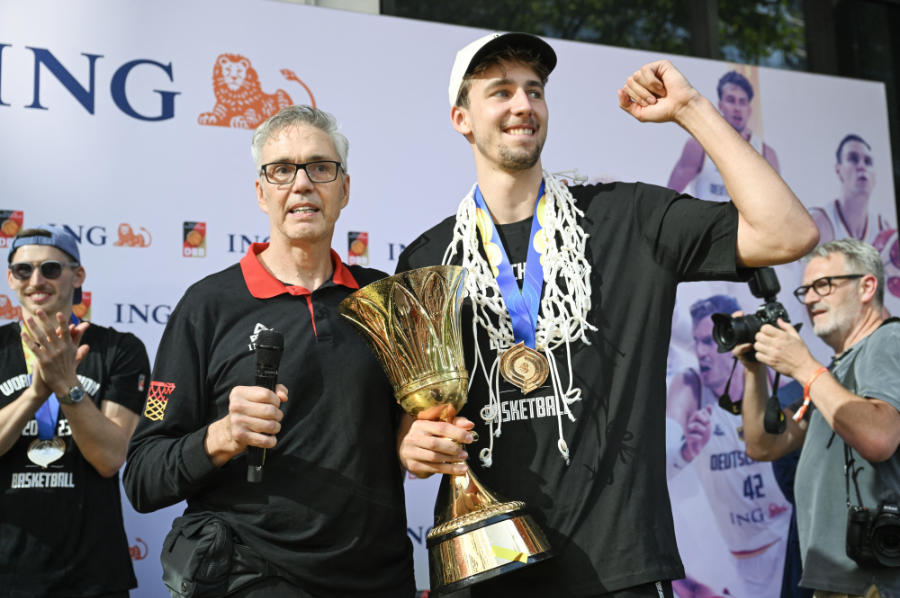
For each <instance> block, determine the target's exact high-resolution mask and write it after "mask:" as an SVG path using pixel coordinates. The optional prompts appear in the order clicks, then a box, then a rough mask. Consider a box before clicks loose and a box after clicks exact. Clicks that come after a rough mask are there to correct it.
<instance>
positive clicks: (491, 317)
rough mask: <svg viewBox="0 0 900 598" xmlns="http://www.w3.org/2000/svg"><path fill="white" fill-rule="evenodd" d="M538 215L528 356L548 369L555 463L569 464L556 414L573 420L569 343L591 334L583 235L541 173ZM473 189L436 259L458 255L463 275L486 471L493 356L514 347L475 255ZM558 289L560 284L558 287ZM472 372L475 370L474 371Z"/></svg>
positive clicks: (562, 192)
mask: <svg viewBox="0 0 900 598" xmlns="http://www.w3.org/2000/svg"><path fill="white" fill-rule="evenodd" d="M544 183H545V185H544V192H545V199H544V202H545V210H544V222H543V228H542V230H541V232H540V233H539V234H544V235H546V239H547V242H546V243H545V244H544V247H545V249H544V252H543V267H544V292H543V294H542V297H541V307H540V313H539V315H538V323H537V330H536V331H535V349H536V350H537V351H539V352H541V353H543V354H544V355H545V356H546V357H547V360H548V362H549V364H550V380H551V385H552V387H553V394H554V398H555V402H556V416H557V423H558V428H559V441H558V443H557V445H558V448H559V451H560V453H561V454H562V457H563V458H564V459H565V461H566V463H567V464H568V463H569V449H568V445H567V444H566V441H565V439H564V438H563V431H562V414H563V413H565V414H566V415H567V416H568V417H569V419H570V420H572V421H575V417H574V415H572V412H571V410H570V409H569V405H570V404H572V403H574V402H575V401H578V400H580V399H581V389H580V388H575V387H573V383H572V357H571V351H570V348H569V345H570V343H572V342H574V341H581V342H584V343H585V344H590V341H589V340H588V338H587V331H588V330H596V327H595V326H593V325H592V324H590V323H589V322H588V321H587V315H588V312H589V311H590V309H591V285H590V276H591V265H590V263H589V262H588V260H587V258H586V257H585V247H586V244H587V239H588V235H587V234H586V233H585V232H584V230H582V228H581V226H580V225H579V224H578V217H579V216H584V213H583V212H582V211H581V210H579V209H578V208H577V207H576V206H575V200H574V198H573V197H572V194H571V193H569V190H568V189H567V188H566V187H565V185H563V184H562V183H560V182H559V181H558V180H557V179H556V178H554V177H553V176H552V175H551V174H550V173H548V172H546V171H544ZM474 193H475V186H474V185H473V186H472V189H471V190H470V191H469V193H468V194H467V195H466V196H465V197H464V198H463V199H462V201H461V202H460V204H459V209H458V210H457V212H456V224H455V225H454V227H453V239H452V241H451V242H450V245H449V246H448V247H447V250H446V251H445V252H444V259H443V263H444V264H449V263H451V262H452V260H453V259H454V258H455V257H456V255H457V254H459V253H461V257H462V266H463V267H465V268H466V269H467V270H468V276H467V277H466V293H467V295H468V297H469V298H470V299H471V301H472V307H473V312H474V315H475V317H474V319H473V322H472V333H473V336H474V340H475V349H476V350H475V364H474V365H473V370H476V371H477V370H479V369H480V371H481V373H482V375H483V376H484V377H485V379H486V380H487V383H488V394H489V397H488V404H487V405H486V406H485V407H484V408H483V409H482V410H481V414H480V415H481V418H482V419H483V420H484V422H485V423H486V424H487V425H488V427H489V430H490V440H489V446H488V447H486V448H484V449H482V450H481V453H480V454H479V459H480V460H481V463H482V465H483V466H484V467H490V466H491V464H492V454H493V448H494V438H495V437H497V436H500V433H501V419H500V372H499V368H498V362H499V359H500V355H501V354H502V353H503V351H505V350H506V349H508V348H509V347H511V346H513V345H514V344H515V339H514V337H513V329H512V320H511V319H510V317H509V313H508V312H507V310H506V304H505V303H504V302H503V296H502V295H501V293H500V287H499V286H497V280H496V279H495V278H494V275H493V274H492V272H491V267H490V265H489V264H488V262H487V260H486V259H485V258H484V256H483V255H482V254H481V251H480V247H481V243H480V240H479V235H478V227H477V224H476V215H475V214H476V212H475V209H476V208H475V199H474ZM560 282H562V285H560ZM479 327H481V328H482V329H483V330H484V331H485V332H486V333H487V336H488V339H489V341H490V348H491V350H492V351H495V352H496V355H495V357H494V360H493V363H492V364H491V366H490V370H488V369H487V364H485V363H483V361H482V358H481V351H480V347H478V328H479ZM561 345H565V346H566V361H567V365H568V373H569V377H568V380H569V385H568V388H567V389H563V388H562V380H561V379H560V376H559V371H558V368H557V365H556V358H555V356H554V354H553V350H554V349H556V348H557V347H559V346H561ZM479 366H480V368H479ZM475 375H476V374H475V371H473V372H472V375H471V376H470V379H469V386H470V387H471V384H472V381H473V380H474V379H475Z"/></svg>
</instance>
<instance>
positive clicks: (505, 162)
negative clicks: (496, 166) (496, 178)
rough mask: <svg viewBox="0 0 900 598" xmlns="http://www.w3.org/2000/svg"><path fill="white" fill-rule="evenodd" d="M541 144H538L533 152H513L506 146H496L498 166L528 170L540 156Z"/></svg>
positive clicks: (507, 168)
mask: <svg viewBox="0 0 900 598" xmlns="http://www.w3.org/2000/svg"><path fill="white" fill-rule="evenodd" d="M542 149H543V145H538V146H536V147H535V148H534V151H533V152H530V153H525V152H513V151H511V150H510V149H509V148H508V147H507V146H505V145H501V146H500V147H499V148H497V154H498V156H499V157H500V166H502V167H503V168H505V169H506V170H528V169H529V168H531V167H532V166H534V165H535V164H537V161H538V160H539V159H540V158H541V150H542Z"/></svg>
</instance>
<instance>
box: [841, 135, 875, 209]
mask: <svg viewBox="0 0 900 598" xmlns="http://www.w3.org/2000/svg"><path fill="white" fill-rule="evenodd" d="M834 169H835V172H837V175H838V178H839V179H840V181H841V189H842V192H843V196H844V197H853V196H856V195H865V196H866V197H868V196H869V194H871V193H872V189H873V188H874V187H875V161H874V159H873V158H872V152H871V150H869V148H868V147H867V146H866V144H865V143H861V142H859V141H848V142H847V143H845V144H844V147H843V148H841V161H840V162H838V163H837V164H835V166H834Z"/></svg>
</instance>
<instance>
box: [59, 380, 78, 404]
mask: <svg viewBox="0 0 900 598" xmlns="http://www.w3.org/2000/svg"><path fill="white" fill-rule="evenodd" d="M56 398H57V399H58V400H59V402H60V403H62V404H64V405H77V404H78V403H80V402H81V401H82V399H84V389H83V388H81V386H78V385H77V384H76V385H75V386H73V387H72V388H70V389H69V392H67V393H66V394H64V395H56Z"/></svg>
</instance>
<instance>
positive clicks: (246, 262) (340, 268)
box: [241, 243, 359, 332]
mask: <svg viewBox="0 0 900 598" xmlns="http://www.w3.org/2000/svg"><path fill="white" fill-rule="evenodd" d="M268 246H269V244H268V243H253V244H251V245H250V248H249V249H247V253H246V255H244V257H242V258H241V273H243V275H244V283H245V284H246V285H247V290H249V291H250V294H251V295H253V296H254V297H256V298H257V299H271V298H272V297H277V296H278V295H281V294H284V293H289V294H291V295H295V296H299V297H305V298H306V306H307V307H308V308H309V317H310V319H311V320H312V325H313V332H315V330H316V315H315V313H313V304H312V292H311V291H310V290H309V289H307V288H305V287H301V286H299V285H288V284H284V283H283V282H281V281H280V280H278V279H277V278H275V277H274V276H272V274H271V273H270V272H269V271H268V270H266V269H265V267H264V266H263V265H262V263H261V262H260V261H259V254H260V253H262V252H263V251H264V250H265V249H266V248H267V247H268ZM331 265H332V266H333V267H334V273H333V274H332V275H331V282H333V283H334V284H338V285H341V286H344V287H347V288H349V289H358V288H359V283H357V282H356V279H355V278H353V274H351V273H350V270H349V269H348V268H347V266H345V265H344V262H342V261H341V257H340V256H339V255H338V254H337V252H336V251H335V250H334V249H332V250H331Z"/></svg>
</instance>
